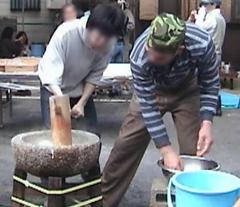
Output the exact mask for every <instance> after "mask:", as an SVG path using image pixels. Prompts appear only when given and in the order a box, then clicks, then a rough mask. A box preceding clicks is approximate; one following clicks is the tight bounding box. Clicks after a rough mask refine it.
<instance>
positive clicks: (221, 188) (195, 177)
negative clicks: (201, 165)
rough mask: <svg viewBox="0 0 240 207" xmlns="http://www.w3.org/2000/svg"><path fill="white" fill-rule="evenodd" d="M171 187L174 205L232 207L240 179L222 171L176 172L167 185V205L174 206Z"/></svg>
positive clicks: (237, 196)
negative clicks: (174, 194) (173, 199)
mask: <svg viewBox="0 0 240 207" xmlns="http://www.w3.org/2000/svg"><path fill="white" fill-rule="evenodd" d="M173 187H174V188H175V193H176V207H232V206H233V205H234V203H235V202H236V201H237V199H238V198H239V196H240V179H239V178H237V177H235V176H233V175H231V174H227V173H223V172H214V171H198V172H183V173H179V174H176V175H175V176H173V177H172V178H171V180H170V182H169V186H168V206H169V207H173V206H174V205H173V202H172V200H171V192H172V189H173Z"/></svg>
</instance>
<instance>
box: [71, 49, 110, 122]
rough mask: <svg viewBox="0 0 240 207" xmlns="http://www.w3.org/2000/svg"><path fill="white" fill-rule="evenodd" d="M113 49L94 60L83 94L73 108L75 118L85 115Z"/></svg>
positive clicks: (72, 112)
mask: <svg viewBox="0 0 240 207" xmlns="http://www.w3.org/2000/svg"><path fill="white" fill-rule="evenodd" d="M110 57H111V51H110V50H109V51H108V52H107V53H104V54H102V55H100V56H98V57H96V59H95V60H94V62H93V64H92V67H91V71H90V72H89V74H88V76H87V77H86V78H85V85H84V89H83V93H82V96H81V98H80V100H79V101H78V103H77V104H76V105H75V106H74V107H73V108H72V111H71V114H72V117H73V118H79V117H84V107H85V105H86V103H87V101H88V99H89V98H90V97H91V95H92V94H93V92H94V90H95V88H96V85H97V84H98V83H99V81H100V80H101V78H102V75H103V72H104V70H105V69H106V68H107V66H108V63H109V61H110Z"/></svg>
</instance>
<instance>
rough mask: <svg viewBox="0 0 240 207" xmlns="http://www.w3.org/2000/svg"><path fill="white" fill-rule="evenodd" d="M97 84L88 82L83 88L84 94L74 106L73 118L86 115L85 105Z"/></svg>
mask: <svg viewBox="0 0 240 207" xmlns="http://www.w3.org/2000/svg"><path fill="white" fill-rule="evenodd" d="M95 88H96V86H95V85H93V84H91V83H86V84H85V86H84V89H83V93H82V96H81V98H80V100H79V101H78V103H77V104H76V105H75V106H74V107H73V108H72V111H71V114H72V117H73V118H79V117H84V107H85V106H86V103H87V101H88V99H89V98H90V97H91V96H92V94H93V92H94V90H95Z"/></svg>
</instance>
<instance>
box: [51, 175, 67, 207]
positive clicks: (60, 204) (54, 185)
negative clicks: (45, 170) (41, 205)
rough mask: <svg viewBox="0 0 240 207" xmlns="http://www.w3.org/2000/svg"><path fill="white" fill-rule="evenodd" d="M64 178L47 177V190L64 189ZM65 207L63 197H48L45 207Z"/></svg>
mask: <svg viewBox="0 0 240 207" xmlns="http://www.w3.org/2000/svg"><path fill="white" fill-rule="evenodd" d="M64 183H65V178H59V177H49V178H48V189H49V190H61V189H63V187H64ZM56 206H57V207H65V196H64V195H62V196H59V195H49V196H48V201H47V207H56Z"/></svg>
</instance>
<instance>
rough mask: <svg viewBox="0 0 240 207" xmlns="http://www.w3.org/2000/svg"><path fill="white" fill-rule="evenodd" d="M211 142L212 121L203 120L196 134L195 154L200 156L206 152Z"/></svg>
mask: <svg viewBox="0 0 240 207" xmlns="http://www.w3.org/2000/svg"><path fill="white" fill-rule="evenodd" d="M212 144H213V136H212V122H210V121H203V123H202V126H201V129H200V131H199V136H198V146H197V156H199V157H202V156H205V155H206V154H208V153H209V151H210V149H211V146H212Z"/></svg>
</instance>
